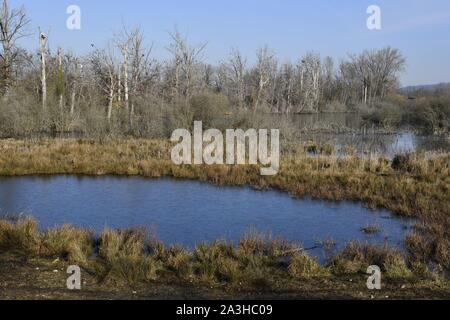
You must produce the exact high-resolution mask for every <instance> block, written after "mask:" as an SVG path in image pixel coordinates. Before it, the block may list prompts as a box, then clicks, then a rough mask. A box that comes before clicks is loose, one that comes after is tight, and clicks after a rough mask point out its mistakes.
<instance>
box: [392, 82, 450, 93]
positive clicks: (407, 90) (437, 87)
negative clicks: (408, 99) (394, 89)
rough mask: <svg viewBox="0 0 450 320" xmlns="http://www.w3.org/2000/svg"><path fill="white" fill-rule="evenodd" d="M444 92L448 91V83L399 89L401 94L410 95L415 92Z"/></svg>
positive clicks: (449, 84)
mask: <svg viewBox="0 0 450 320" xmlns="http://www.w3.org/2000/svg"><path fill="white" fill-rule="evenodd" d="M445 90H450V83H438V84H428V85H419V86H409V87H403V88H400V92H402V93H411V92H416V91H427V92H436V91H445Z"/></svg>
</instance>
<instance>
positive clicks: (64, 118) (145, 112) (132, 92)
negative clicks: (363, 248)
mask: <svg viewBox="0 0 450 320" xmlns="http://www.w3.org/2000/svg"><path fill="white" fill-rule="evenodd" d="M28 24H29V20H28V18H27V16H26V13H25V10H24V9H11V8H10V7H9V5H8V1H6V0H5V1H3V4H2V8H1V12H0V42H1V45H2V47H1V55H0V71H1V73H0V93H1V95H2V100H1V103H0V124H1V130H0V135H1V136H3V137H11V136H32V137H33V136H37V135H51V134H54V135H57V134H63V133H64V134H65V133H72V134H80V135H83V136H98V135H99V136H103V135H105V134H110V135H133V136H140V137H160V136H167V134H168V133H169V132H171V130H172V129H173V128H175V127H180V126H183V127H186V126H190V125H191V124H192V121H193V120H194V119H196V120H203V121H205V122H215V124H216V125H218V124H217V122H220V121H221V120H222V122H223V120H226V121H227V123H228V125H234V124H241V125H249V126H250V125H251V126H256V124H255V123H254V122H255V121H259V120H258V119H260V117H262V115H264V114H268V113H277V114H284V115H287V117H289V115H292V114H294V113H318V112H349V111H360V110H370V112H371V113H372V112H373V111H374V110H379V109H380V108H379V106H380V105H382V103H383V102H384V101H386V100H387V99H390V97H391V94H392V92H393V90H395V89H396V88H397V86H398V75H399V73H400V72H401V71H402V70H403V68H404V66H405V59H404V58H403V56H402V55H401V53H400V52H399V51H398V50H397V49H393V48H390V47H387V48H384V49H380V50H367V51H364V52H363V53H361V54H357V55H350V56H349V57H347V58H346V59H344V60H342V61H340V62H339V63H335V61H333V59H332V58H330V57H326V58H324V59H322V58H321V57H320V55H319V54H316V53H308V54H306V55H305V56H304V57H301V58H300V59H298V60H297V61H296V62H287V63H281V62H280V61H279V60H278V59H277V57H276V55H275V53H274V51H272V50H271V49H269V48H268V47H263V48H261V49H259V50H258V51H257V54H256V62H255V63H254V64H249V63H248V60H247V58H246V57H244V56H243V55H242V53H241V52H240V51H239V50H238V49H233V50H232V51H231V53H230V54H229V55H228V57H226V58H224V60H223V61H222V62H220V63H219V64H218V65H214V66H213V65H210V64H208V63H205V62H204V61H205V60H204V58H203V57H204V56H203V55H204V53H205V49H206V45H204V44H201V45H197V46H195V45H191V44H190V43H188V41H187V39H186V38H185V37H183V35H182V34H181V33H180V32H178V31H177V30H175V31H174V32H173V33H170V34H169V36H170V37H169V38H170V44H169V45H168V46H167V52H168V59H167V60H165V61H158V60H156V59H155V58H153V56H152V48H151V47H149V48H148V47H145V45H144V34H143V31H142V30H141V29H139V28H134V29H127V28H123V30H122V31H121V32H119V33H117V34H115V35H114V37H113V40H111V41H110V43H109V44H108V45H107V46H106V48H97V47H96V46H95V45H92V52H91V53H89V54H87V55H85V56H77V55H76V54H74V53H69V52H64V50H63V48H60V49H59V50H58V51H57V52H52V51H51V50H50V49H49V47H48V45H47V44H48V39H47V35H45V34H44V33H42V32H40V33H39V34H38V35H34V36H36V44H38V43H39V52H38V54H36V53H35V52H28V51H27V50H25V49H23V48H20V47H19V45H18V40H19V39H20V38H22V37H24V36H25V35H26V32H25V30H27V27H28ZM27 36H33V35H27ZM38 40H39V42H38ZM218 119H221V120H218ZM230 122H231V123H230ZM210 124H211V123H210Z"/></svg>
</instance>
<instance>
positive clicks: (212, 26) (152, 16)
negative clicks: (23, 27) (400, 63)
mask: <svg viewBox="0 0 450 320" xmlns="http://www.w3.org/2000/svg"><path fill="white" fill-rule="evenodd" d="M10 2H11V5H12V6H20V5H24V6H25V8H26V11H27V13H28V15H29V17H30V18H31V20H32V25H31V26H30V31H31V32H35V33H36V34H37V29H38V26H40V27H41V28H42V29H43V30H44V31H46V30H50V45H51V47H52V48H56V47H57V46H62V47H64V48H65V49H66V50H72V51H74V52H77V53H80V54H84V53H87V52H88V51H89V50H90V44H91V43H94V44H95V45H96V46H99V47H101V46H103V45H105V44H106V41H107V40H108V39H110V38H111V37H112V34H113V33H114V31H118V30H119V29H120V27H121V25H122V24H123V23H125V24H126V25H128V26H135V25H139V26H141V27H142V29H143V30H144V32H145V37H146V40H147V42H148V43H149V44H150V43H153V44H154V47H155V55H156V56H157V57H158V58H165V57H166V56H167V53H166V51H165V46H166V45H167V44H168V40H169V39H168V35H167V32H168V31H170V30H173V28H174V27H175V26H177V27H178V29H179V30H180V31H182V32H183V33H185V34H187V35H188V38H189V40H190V41H191V42H192V43H194V44H196V43H204V42H207V43H208V46H207V48H206V51H205V54H204V57H205V60H206V61H207V62H211V63H217V62H218V61H220V60H221V59H223V58H225V57H226V56H227V54H228V53H229V51H230V49H231V48H232V47H238V48H240V49H241V51H242V52H243V53H244V54H245V55H246V56H248V58H249V61H250V62H251V61H253V60H254V55H255V51H256V49H257V48H258V47H260V46H263V45H266V44H267V45H268V46H269V47H271V48H272V49H274V50H275V51H276V53H277V55H278V57H279V59H280V60H281V61H288V60H292V61H295V60H296V59H298V58H299V57H300V56H301V55H302V54H304V53H306V52H308V51H316V52H318V53H320V54H321V55H322V56H323V57H325V56H332V57H333V58H335V59H337V60H339V59H340V58H345V57H346V56H347V54H348V53H357V52H360V51H362V50H363V49H366V48H368V49H369V48H381V47H384V46H387V45H390V46H392V47H395V48H399V49H400V50H401V51H402V53H403V54H404V55H405V56H406V58H407V61H408V66H407V71H406V72H405V73H404V74H403V75H402V77H401V81H402V85H416V84H431V83H438V82H450V1H449V0H380V1H378V0H368V1H366V0H339V1H337V0H328V1H325V0H240V1H238V0H222V1H217V0H189V1H186V0H184V1H182V0H159V1H156V0H128V1H116V0H114V1H111V0H95V1H92V0H91V1H88V0H70V1H67V0H10ZM72 4H75V5H78V6H79V7H80V8H81V13H82V17H81V19H82V29H81V30H79V31H70V30H68V29H67V28H66V20H67V18H68V15H67V14H66V9H67V7H68V6H69V5H72ZM369 5H378V6H379V7H380V8H381V14H382V30H380V31H370V30H368V29H367V27H366V20H367V18H368V16H369V15H368V14H367V13H366V10H367V7H368V6H369ZM22 45H23V46H24V47H26V48H28V49H36V48H37V36H35V37H34V38H33V37H31V38H27V39H24V40H22Z"/></svg>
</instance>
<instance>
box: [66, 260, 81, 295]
mask: <svg viewBox="0 0 450 320" xmlns="http://www.w3.org/2000/svg"><path fill="white" fill-rule="evenodd" d="M67 273H68V274H70V276H69V277H68V278H67V281H66V285H67V289H69V290H81V269H80V267H79V266H69V267H68V268H67Z"/></svg>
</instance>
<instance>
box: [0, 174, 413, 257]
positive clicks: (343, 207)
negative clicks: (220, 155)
mask: <svg viewBox="0 0 450 320" xmlns="http://www.w3.org/2000/svg"><path fill="white" fill-rule="evenodd" d="M0 209H1V212H2V213H3V214H7V213H23V214H24V215H30V216H32V217H34V218H35V219H37V220H38V221H39V223H40V227H41V228H42V229H46V228H49V227H54V226H57V225H61V224H64V223H69V224H71V225H74V226H77V227H86V228H89V229H92V230H94V231H96V232H101V230H102V229H104V228H105V227H110V228H114V229H119V228H120V229H126V228H133V227H146V228H147V229H148V230H151V231H155V232H156V234H157V236H158V238H159V239H160V240H162V241H163V242H165V243H166V244H180V245H183V246H185V247H187V248H193V247H194V246H195V245H196V244H198V243H201V242H204V241H207V242H212V241H214V240H217V239H225V240H230V241H237V240H238V239H240V238H241V237H242V236H243V235H245V234H246V233H248V232H249V231H252V230H253V231H256V230H257V231H259V232H262V233H265V234H270V235H272V236H273V237H282V238H283V239H286V240H290V241H294V242H299V243H301V244H303V245H304V247H307V248H311V247H315V246H316V245H317V243H318V242H319V241H323V240H329V239H332V240H333V241H334V242H335V243H336V247H335V249H338V248H341V247H342V246H343V245H344V244H345V243H347V242H348V241H350V240H360V241H364V242H366V241H367V242H369V243H375V244H384V243H385V242H388V243H389V244H390V245H392V246H396V247H399V248H401V247H402V242H403V239H404V236H405V233H406V232H408V229H410V228H412V226H413V221H411V220H406V219H400V218H394V217H393V216H392V215H391V214H390V213H389V212H387V211H383V210H377V211H371V210H369V209H366V208H364V207H363V206H362V205H361V204H358V203H350V202H340V203H334V202H325V201H318V200H312V199H294V198H291V197H290V196H289V195H287V194H285V193H281V192H277V191H255V190H253V189H250V188H236V187H217V186H213V185H210V184H205V183H200V182H194V181H177V180H172V179H159V180H151V179H146V178H141V177H75V176H54V177H12V178H0ZM366 226H376V227H377V228H378V229H379V230H378V232H376V233H373V234H365V233H364V232H362V228H364V227H366ZM323 251H324V250H323V249H321V248H316V249H314V250H312V251H311V253H312V254H313V255H316V256H318V257H319V258H320V259H323V257H324V252H323Z"/></svg>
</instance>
